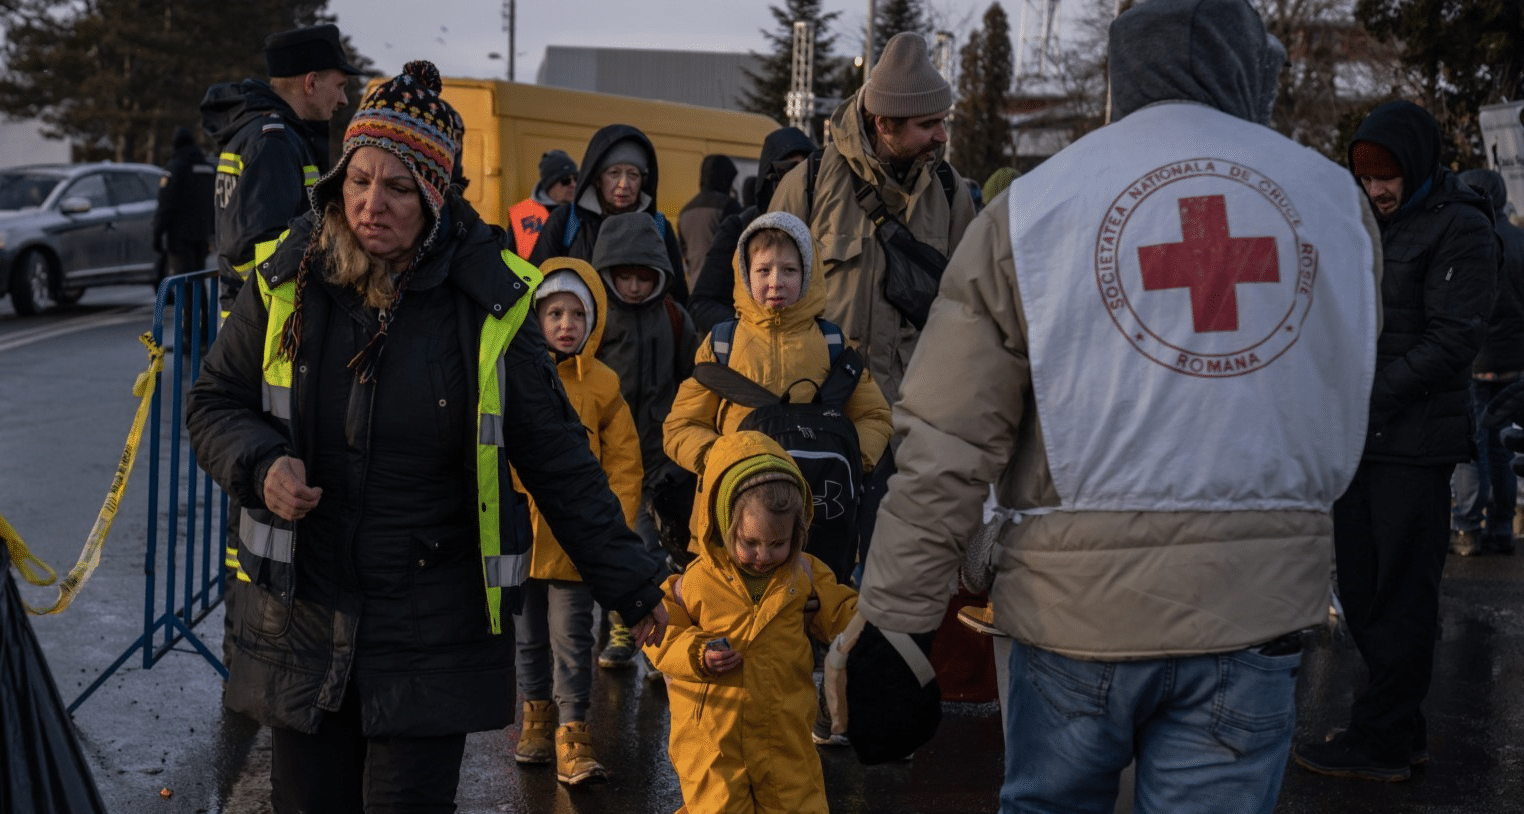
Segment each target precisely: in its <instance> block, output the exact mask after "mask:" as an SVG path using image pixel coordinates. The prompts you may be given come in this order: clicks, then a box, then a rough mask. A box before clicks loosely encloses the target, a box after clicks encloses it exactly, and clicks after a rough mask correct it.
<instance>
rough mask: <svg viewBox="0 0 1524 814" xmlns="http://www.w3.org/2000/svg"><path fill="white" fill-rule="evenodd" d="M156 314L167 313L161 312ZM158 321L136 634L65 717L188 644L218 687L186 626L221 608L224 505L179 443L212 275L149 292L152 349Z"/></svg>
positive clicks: (206, 338) (168, 282)
mask: <svg viewBox="0 0 1524 814" xmlns="http://www.w3.org/2000/svg"><path fill="white" fill-rule="evenodd" d="M171 303H172V304H171ZM166 305H170V309H171V310H169V311H168V313H166V308H165V306H166ZM166 316H169V317H171V324H170V325H169V326H167V327H168V328H169V329H170V335H169V340H168V342H169V344H171V345H173V348H174V349H173V352H172V353H168V354H166V362H167V364H166V369H165V372H163V373H160V374H159V377H160V378H159V381H158V382H157V383H156V386H155V388H154V393H153V400H152V402H151V403H150V408H149V409H150V414H149V429H148V449H147V450H146V451H147V453H148V535H147V545H146V548H145V551H144V554H143V633H142V635H141V636H139V637H138V639H137V641H135V642H133V643H132V644H131V645H129V646H128V647H127V649H126V650H125V651H123V653H122V655H121V656H119V657H117V659H116V661H114V662H112V663H111V666H110V667H107V668H106V670H105V672H103V673H101V675H100V677H99V678H97V679H95V681H94V682H93V683H92V684H91V685H90V686H89V687H86V688H85V690H84V692H82V693H80V695H79V697H78V698H76V699H74V702H73V703H72V704H70V705H69V712H71V713H72V712H73V711H74V710H75V709H78V708H79V706H80V705H81V704H83V703H84V702H85V701H86V699H88V698H89V697H90V696H91V695H92V694H93V693H94V692H95V691H96V690H97V689H99V688H100V687H101V685H102V684H104V683H105V682H106V680H107V679H109V678H110V677H111V676H112V674H114V673H115V672H116V671H117V670H118V669H120V668H121V666H122V665H123V664H126V663H127V660H128V659H130V658H132V656H133V654H134V653H136V652H138V651H139V650H141V651H142V653H143V669H145V670H147V669H152V668H153V666H154V665H155V664H157V663H158V661H159V660H160V659H162V658H164V657H165V656H166V655H168V654H169V653H170V652H171V651H173V650H177V649H181V647H180V646H181V645H182V644H188V645H189V646H190V647H191V648H192V649H193V650H194V652H196V653H200V654H201V656H202V658H204V659H206V660H207V661H208V662H209V663H210V664H211V665H212V667H213V668H214V669H216V670H217V672H218V674H219V675H221V676H222V677H223V678H227V674H228V672H227V667H226V666H224V665H223V663H222V660H221V659H219V658H218V657H217V656H216V655H215V654H214V653H212V651H211V650H210V649H209V648H208V647H207V646H206V644H205V643H204V642H203V641H202V640H201V637H200V636H198V635H196V632H195V627H196V625H197V624H198V623H199V622H201V621H202V620H203V619H205V618H206V617H207V615H208V614H210V613H211V612H212V610H213V609H215V608H216V607H217V605H218V604H220V603H221V602H222V598H223V594H224V591H225V589H226V583H225V582H224V579H225V578H224V569H223V566H222V560H223V546H224V540H225V537H226V530H227V516H228V500H227V495H225V494H224V493H223V492H222V489H221V488H220V487H218V486H217V484H215V483H213V482H212V478H211V476H210V475H208V474H206V473H205V472H204V471H202V470H201V468H200V467H198V466H197V465H196V457H195V453H194V452H193V451H192V450H191V448H190V444H189V443H187V440H186V438H185V432H184V427H185V415H184V405H183V396H184V394H185V390H186V387H187V386H189V385H190V384H191V383H192V382H193V381H194V380H195V377H196V374H197V372H198V371H200V369H201V357H202V354H203V353H204V352H205V350H206V349H207V348H209V347H210V346H211V343H212V340H214V339H215V338H216V336H217V327H218V309H217V270H216V269H208V270H205V271H196V272H191V273H189V274H179V275H176V276H174V277H168V278H165V280H164V281H163V282H161V283H160V284H159V292H158V297H157V299H156V300H155V301H154V307H153V339H154V342H156V343H158V344H160V345H163V344H165V328H166V325H165V317H166ZM166 379H167V381H166ZM166 399H167V400H168V409H167V411H166V409H165V401H166ZM166 412H167V413H168V416H167V417H166V416H165V413H166ZM182 495H183V498H184V499H183V501H182ZM161 528H162V536H163V542H162V549H161V543H160V536H161ZM161 567H162V568H163V570H164V574H163V582H162V584H160V582H159V569H160V568H161Z"/></svg>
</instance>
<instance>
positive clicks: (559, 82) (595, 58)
mask: <svg viewBox="0 0 1524 814" xmlns="http://www.w3.org/2000/svg"><path fill="white" fill-rule="evenodd" d="M761 65H762V60H761V59H760V58H759V57H756V56H753V55H751V54H742V53H731V52H725V51H663V50H655V49H642V48H591V47H582V46H572V45H551V46H549V47H547V48H546V49H545V59H544V61H542V62H541V63H540V70H539V72H538V73H537V74H536V75H535V82H536V83H537V84H540V85H551V86H554V87H558V88H571V89H573V90H588V91H595V92H597V93H614V94H618V95H620V96H635V97H638V98H641V99H660V100H662V101H667V102H680V103H682V104H688V105H700V106H702V107H718V108H723V109H726V110H740V109H741V106H740V99H741V95H742V93H743V91H744V90H746V89H747V88H748V87H750V85H749V80H748V79H747V78H746V73H745V72H746V71H748V70H749V71H752V72H760V71H761V69H762V68H761ZM782 116H783V111H781V110H780V111H778V117H779V118H780V119H781V117H782Z"/></svg>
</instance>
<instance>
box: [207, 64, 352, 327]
mask: <svg viewBox="0 0 1524 814" xmlns="http://www.w3.org/2000/svg"><path fill="white" fill-rule="evenodd" d="M201 128H202V129H203V130H205V131H206V134H207V135H208V136H210V137H211V138H212V140H213V141H214V142H215V143H216V144H217V149H218V150H219V151H220V152H221V153H224V154H227V155H229V156H237V157H238V162H239V163H240V164H241V170H240V172H239V173H237V174H233V173H229V172H220V171H219V172H218V173H217V194H216V199H215V200H216V206H217V209H216V213H217V214H216V221H217V236H216V251H215V254H216V255H217V267H218V268H219V269H221V271H222V280H223V295H222V307H223V309H224V310H227V309H229V308H231V307H232V304H233V300H234V299H235V298H236V297H237V295H238V289H239V287H241V286H242V284H243V278H242V277H241V276H240V275H239V274H237V273H236V272H235V271H234V268H233V267H234V266H239V265H242V264H245V263H248V262H249V261H251V260H253V259H254V247H255V246H256V245H258V244H259V243H262V242H264V241H266V240H270V239H272V238H274V237H275V236H276V235H279V234H280V233H281V232H283V231H285V229H286V224H287V223H289V222H290V221H291V219H292V218H295V217H298V216H300V215H301V214H302V213H303V212H306V211H307V207H308V198H307V187H306V185H305V184H304V178H305V172H304V170H303V167H308V166H312V167H316V168H317V171H318V173H319V174H322V173H325V172H327V171H328V123H327V122H309V121H303V120H302V119H301V118H300V117H298V116H297V115H296V111H295V110H292V109H291V106H290V105H289V104H286V101H285V100H284V99H282V98H280V96H279V95H278V94H277V93H276V92H275V90H274V89H273V88H271V87H270V85H269V84H268V83H266V82H263V81H261V80H258V79H245V80H243V81H242V82H236V83H234V82H220V83H218V84H216V85H213V86H211V87H210V88H208V89H207V91H206V97H205V98H203V99H202V100H201ZM221 159H222V156H220V155H219V156H218V160H219V165H220V162H221Z"/></svg>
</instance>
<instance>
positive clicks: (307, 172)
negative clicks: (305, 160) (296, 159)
mask: <svg viewBox="0 0 1524 814" xmlns="http://www.w3.org/2000/svg"><path fill="white" fill-rule="evenodd" d="M321 177H322V176H321V175H319V174H318V168H317V167H314V166H313V165H311V164H308V165H306V166H304V167H302V186H304V187H310V186H312V185H313V184H316V183H317V182H318V179H319V178H321Z"/></svg>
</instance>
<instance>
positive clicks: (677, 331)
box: [593, 212, 698, 668]
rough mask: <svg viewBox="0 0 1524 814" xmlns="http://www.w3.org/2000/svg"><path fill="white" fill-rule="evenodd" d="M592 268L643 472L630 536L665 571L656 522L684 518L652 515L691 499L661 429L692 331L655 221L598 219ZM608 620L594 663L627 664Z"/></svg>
mask: <svg viewBox="0 0 1524 814" xmlns="http://www.w3.org/2000/svg"><path fill="white" fill-rule="evenodd" d="M593 268H594V269H596V270H597V271H598V275H599V277H601V278H602V280H603V285H604V287H605V289H607V292H608V300H609V313H608V323H607V325H606V327H605V328H604V332H603V344H602V346H601V351H600V353H601V355H600V357H599V358H601V359H602V360H603V362H604V363H605V364H607V365H608V366H609V367H610V368H612V369H613V370H614V372H615V373H617V374H619V389H620V392H621V393H622V394H623V395H624V400H625V401H626V402H628V403H629V405H630V412H631V413H632V414H633V415H634V416H635V431H636V432H637V433H638V434H639V435H640V459H641V463H642V465H643V466H644V469H645V475H644V477H643V479H642V494H641V511H640V513H639V516H638V517H637V518H636V520H637V524H636V526H635V531H636V532H637V533H639V534H640V537H641V539H642V540H644V541H645V544H646V551H647V553H648V555H649V556H650V557H651V559H652V561H653V562H661V563H663V567H665V559H666V558H665V556H664V555H663V554H662V553H661V552H662V550H663V549H662V546H661V542H660V538H659V536H658V530H657V526H656V523H657V521H658V520H660V521H661V522H662V523H663V524H664V525H665V526H667V527H672V526H674V524H675V525H676V526H682V527H686V521H687V514H686V512H683V516H682V517H681V518H675V517H664V518H655V517H653V514H654V513H655V512H656V511H657V509H658V508H659V507H664V506H667V505H668V504H667V503H666V500H665V499H666V498H668V497H669V496H672V495H683V494H685V493H686V494H688V495H691V493H692V491H693V479H692V477H691V476H689V475H688V474H687V473H686V472H684V471H683V469H682V467H679V466H677V465H676V464H674V463H672V462H671V461H670V460H668V459H667V456H666V455H665V454H664V453H663V452H662V449H661V443H662V441H661V428H662V422H663V421H666V419H667V413H669V412H671V410H672V400H673V399H674V398H675V397H676V396H677V387H678V383H679V382H681V381H683V380H684V379H686V378H688V376H689V375H690V374H691V373H692V372H693V356H694V353H695V352H696V351H697V349H698V334H697V333H696V332H695V331H694V330H693V320H692V318H690V317H689V316H688V312H687V311H685V310H684V309H683V307H682V306H681V305H678V304H677V303H676V302H674V301H673V300H672V297H670V296H669V292H670V291H671V289H672V286H673V285H675V280H676V279H677V278H678V277H679V276H680V275H678V274H677V273H676V272H675V271H674V270H673V267H672V265H671V262H670V259H669V256H668V254H667V251H666V247H665V245H664V242H663V239H662V235H661V234H660V233H659V231H658V230H657V227H656V223H655V222H654V221H653V220H652V219H651V218H650V217H649V216H648V215H646V213H644V212H628V213H625V214H622V215H614V216H612V217H610V218H609V219H608V220H607V221H605V222H604V224H603V229H602V231H600V232H599V234H598V242H597V244H596V245H595V246H594V248H593ZM691 499H692V498H691V497H689V498H687V500H691ZM683 503H684V505H686V501H683ZM610 622H611V627H610V633H609V642H608V644H607V645H606V646H605V647H604V648H603V652H602V653H600V654H599V656H598V664H599V665H600V666H602V667H607V668H621V667H627V666H629V665H631V664H632V662H631V658H632V657H633V656H634V655H635V649H636V647H637V645H635V644H634V643H633V642H632V641H631V639H630V636H629V634H628V630H627V629H626V627H625V625H624V624H623V623H621V622H620V621H618V620H615V619H611V620H610Z"/></svg>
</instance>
